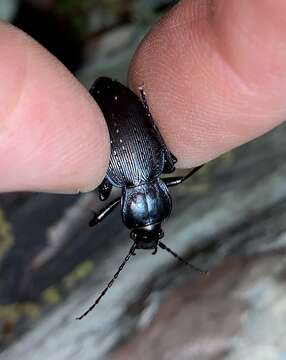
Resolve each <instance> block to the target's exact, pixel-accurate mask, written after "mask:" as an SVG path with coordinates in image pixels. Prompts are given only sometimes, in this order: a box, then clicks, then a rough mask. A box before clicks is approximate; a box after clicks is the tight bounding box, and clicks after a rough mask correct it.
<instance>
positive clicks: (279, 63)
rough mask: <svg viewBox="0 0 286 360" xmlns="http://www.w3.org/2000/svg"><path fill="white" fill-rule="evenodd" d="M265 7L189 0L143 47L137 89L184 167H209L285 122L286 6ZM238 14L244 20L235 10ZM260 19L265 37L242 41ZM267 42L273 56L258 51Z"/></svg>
mask: <svg viewBox="0 0 286 360" xmlns="http://www.w3.org/2000/svg"><path fill="white" fill-rule="evenodd" d="M260 4H261V2H260V1H259V0H255V1H252V0H243V1H242V2H237V1H236V0H227V1H224V0H218V1H214V2H213V1H208V0H199V1H196V0H195V1H192V2H190V1H188V0H182V1H180V2H179V3H178V5H177V6H175V7H174V8H173V9H172V10H171V11H170V12H169V13H168V14H167V15H166V16H164V17H163V18H162V19H161V20H160V21H159V22H158V23H157V24H155V26H154V27H153V28H152V29H151V31H150V32H149V34H148V35H147V36H146V37H145V39H143V41H142V43H141V44H140V46H139V48H138V49H137V51H136V53H135V56H134V58H133V61H132V63H131V66H130V70H129V82H130V85H131V87H132V88H133V89H134V90H135V91H136V90H137V87H138V85H140V84H141V83H142V82H144V84H145V90H146V93H147V100H148V103H149V106H150V109H151V112H152V115H153V117H154V119H155V121H156V123H157V124H158V127H159V128H160V131H161V132H162V135H163V137H164V139H165V140H166V142H167V145H168V146H169V147H170V149H171V151H172V152H173V153H174V154H175V155H176V156H177V158H178V159H179V163H178V165H179V166H182V167H189V166H194V165H198V164H201V163H204V162H206V161H208V160H211V159H213V158H215V157H217V156H218V155H220V154H221V153H223V152H226V151H228V150H230V149H232V148H234V147H236V146H239V145H241V144H243V143H245V142H247V141H249V140H251V139H253V138H255V137H257V136H259V135H262V134H263V133H265V132H266V131H268V130H270V129H271V128H273V127H274V126H276V125H278V124H279V123H281V122H283V121H284V119H285V116H286V106H285V99H284V94H285V91H286V77H285V74H286V61H285V52H283V51H281V44H282V43H284V45H285V40H283V39H284V34H285V31H284V29H285V27H286V26H285V24H286V23H285V22H284V25H283V24H282V23H281V21H278V25H277V21H275V18H276V13H277V8H276V6H277V7H279V8H280V11H282V12H283V9H284V8H286V6H285V4H284V5H282V3H281V0H279V1H278V3H277V5H274V3H273V2H271V4H270V0H263V4H261V6H262V8H263V11H261V10H259V9H258V8H259V6H260ZM248 7H249V9H248ZM238 8H239V9H240V10H239V14H240V16H238V15H237V14H236V12H235V11H234V10H233V9H238ZM256 8H257V12H258V13H259V16H258V15H256V16H255V17H254V16H252V15H251V14H253V12H254V11H255V9H256ZM273 8H275V10H274V9H273ZM284 12H285V11H284ZM269 17H271V19H269ZM280 17H281V16H280ZM245 18H246V19H247V21H244V19H245ZM260 19H261V20H260ZM259 21H261V23H262V24H264V25H263V26H264V29H263V32H262V31H261V32H260V33H259V31H258V32H257V34H255V35H257V36H260V37H258V38H257V37H256V41H251V39H253V37H250V38H249V39H248V40H249V41H248V42H242V41H241V36H242V35H241V34H240V32H241V31H242V30H244V31H245V33H244V35H245V34H247V31H248V28H244V29H242V27H243V26H244V25H245V26H247V24H250V25H251V27H250V28H251V29H252V32H253V31H254V29H255V26H256V22H259ZM233 23H235V26H234V25H233ZM273 24H275V25H273ZM261 26H262V25H261V24H260V23H259V26H258V24H257V27H258V29H260V28H261ZM230 28H231V29H230ZM268 28H269V29H268ZM268 30H269V31H268ZM232 32H233V34H232ZM265 33H266V35H267V36H266V35H263V34H265ZM252 35H253V36H254V34H252ZM257 39H259V41H258V40H257ZM264 39H265V41H266V42H267V43H266V44H264V47H265V49H268V48H269V49H270V50H271V51H265V52H260V51H259V52H258V48H259V47H260V46H262V48H263V42H264ZM276 39H279V42H278V43H277V42H276ZM257 46H258V48H257ZM227 51H228V52H227ZM256 51H257V54H256ZM249 54H251V56H249ZM232 59H235V62H233V61H232ZM246 70H247V71H246ZM248 74H249V75H248Z"/></svg>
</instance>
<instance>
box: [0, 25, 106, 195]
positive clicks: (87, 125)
mask: <svg viewBox="0 0 286 360" xmlns="http://www.w3.org/2000/svg"><path fill="white" fill-rule="evenodd" d="M0 53H1V57H0V169H1V170H0V171H1V177H0V191H1V192H4V191H16V190H36V191H55V192H78V191H79V190H81V191H85V190H90V189H93V188H94V187H96V185H97V184H98V183H99V181H100V180H101V179H102V177H103V176H104V173H105V171H106V166H107V163H108V157H109V155H108V151H109V144H108V131H107V128H106V126H105V121H104V119H103V116H102V114H101V111H100V110H99V108H98V107H97V106H96V104H95V102H94V101H93V99H92V98H91V97H90V96H89V94H88V92H87V91H86V90H85V89H84V88H83V87H82V86H81V85H80V83H79V82H78V81H77V80H76V79H75V78H74V77H73V76H72V75H71V74H70V73H69V72H68V70H66V68H65V67H64V66H63V65H62V64H60V62H58V61H57V60H56V59H55V58H54V57H53V56H52V55H51V54H49V53H48V52H47V51H46V50H45V49H43V48H42V47H41V46H40V45H39V44H38V43H36V42H35V41H33V40H32V39H31V38H30V37H28V36H27V35H26V34H24V33H23V32H21V31H20V30H17V29H16V28H14V27H12V26H10V25H7V24H4V23H0Z"/></svg>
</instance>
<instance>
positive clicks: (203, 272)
mask: <svg viewBox="0 0 286 360" xmlns="http://www.w3.org/2000/svg"><path fill="white" fill-rule="evenodd" d="M158 245H159V246H160V248H161V249H163V250H166V251H168V253H170V254H172V255H173V256H174V257H175V258H176V259H178V260H179V261H180V262H182V263H183V264H184V265H186V266H188V267H190V268H191V269H192V270H194V271H197V272H199V273H201V274H204V275H205V274H207V273H208V271H207V270H202V269H199V268H197V267H196V266H194V265H192V264H190V263H189V262H187V261H186V260H184V259H183V258H181V257H180V256H179V255H178V254H176V253H175V252H174V251H173V250H171V249H170V248H168V246H167V245H165V244H164V243H162V242H161V241H159V243H158Z"/></svg>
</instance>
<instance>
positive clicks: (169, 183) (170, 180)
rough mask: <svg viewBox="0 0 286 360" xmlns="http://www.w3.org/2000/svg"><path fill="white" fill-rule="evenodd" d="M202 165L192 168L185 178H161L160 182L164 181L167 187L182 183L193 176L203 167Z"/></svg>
mask: <svg viewBox="0 0 286 360" xmlns="http://www.w3.org/2000/svg"><path fill="white" fill-rule="evenodd" d="M203 166H204V165H200V166H197V167H195V168H193V169H192V170H191V171H190V172H189V173H188V174H187V175H185V176H174V177H167V178H163V179H161V180H162V181H164V183H165V184H166V185H167V186H168V187H171V186H176V185H179V184H181V183H182V182H184V181H185V180H187V179H188V178H190V177H191V176H192V175H194V174H195V173H196V172H197V171H199V170H200V168H201V167H203Z"/></svg>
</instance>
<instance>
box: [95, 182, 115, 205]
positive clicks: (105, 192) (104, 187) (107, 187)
mask: <svg viewBox="0 0 286 360" xmlns="http://www.w3.org/2000/svg"><path fill="white" fill-rule="evenodd" d="M111 190H112V185H111V183H110V181H109V180H108V178H107V177H105V178H104V179H103V181H102V183H101V184H100V185H99V187H98V194H99V199H100V200H101V201H104V200H107V199H108V197H109V195H110V193H111Z"/></svg>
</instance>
